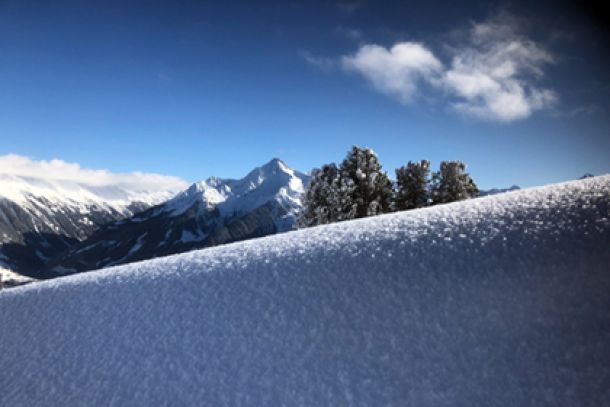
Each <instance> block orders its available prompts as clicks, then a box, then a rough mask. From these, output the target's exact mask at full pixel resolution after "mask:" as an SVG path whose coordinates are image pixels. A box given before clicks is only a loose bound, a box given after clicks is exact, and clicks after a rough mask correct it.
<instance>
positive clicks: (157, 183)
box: [0, 154, 188, 191]
mask: <svg viewBox="0 0 610 407" xmlns="http://www.w3.org/2000/svg"><path fill="white" fill-rule="evenodd" d="M0 174H10V175H18V176H21V177H31V178H38V179H43V180H47V181H52V180H62V181H72V182H75V183H79V184H82V185H86V186H90V187H106V186H116V187H120V188H124V189H126V190H131V191H179V190H182V189H184V188H185V187H186V186H187V185H188V184H187V182H186V181H184V180H183V179H180V178H178V177H172V176H167V175H160V174H153V173H144V172H131V173H114V172H110V171H108V170H92V169H86V168H82V167H81V166H80V165H79V164H76V163H68V162H65V161H62V160H57V159H54V160H50V161H45V160H41V161H37V160H32V159H31V158H29V157H24V156H21V155H16V154H8V155H3V156H0Z"/></svg>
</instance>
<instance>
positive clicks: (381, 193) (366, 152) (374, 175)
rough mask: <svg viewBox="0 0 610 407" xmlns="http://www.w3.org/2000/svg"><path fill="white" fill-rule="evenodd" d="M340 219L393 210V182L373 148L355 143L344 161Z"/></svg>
mask: <svg viewBox="0 0 610 407" xmlns="http://www.w3.org/2000/svg"><path fill="white" fill-rule="evenodd" d="M339 173H340V176H339V179H340V183H339V184H340V191H339V195H340V201H339V204H340V214H339V220H347V219H355V218H364V217H366V216H373V215H378V214H381V213H386V212H390V211H391V209H392V207H391V205H392V183H391V182H390V179H389V178H388V176H387V174H386V173H384V172H381V165H380V164H379V160H378V159H377V156H376V155H375V153H374V152H373V150H371V149H368V148H360V147H357V146H353V147H352V149H351V150H350V151H349V152H348V153H347V156H346V157H345V159H344V160H343V162H342V163H341V167H340V169H339Z"/></svg>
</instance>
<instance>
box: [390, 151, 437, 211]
mask: <svg viewBox="0 0 610 407" xmlns="http://www.w3.org/2000/svg"><path fill="white" fill-rule="evenodd" d="M429 175H430V162H429V161H427V160H421V161H420V162H415V163H414V162H411V161H409V163H408V164H407V165H406V167H405V166H403V167H400V168H398V169H397V170H396V194H395V198H394V209H395V210H398V211H401V210H406V209H415V208H423V207H424V206H426V205H428V196H429V192H428V183H429V179H428V177H429Z"/></svg>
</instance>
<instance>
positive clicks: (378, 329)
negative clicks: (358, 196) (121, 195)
mask: <svg viewBox="0 0 610 407" xmlns="http://www.w3.org/2000/svg"><path fill="white" fill-rule="evenodd" d="M609 248H610V176H603V177H597V178H590V179H587V180H582V181H575V182H569V183H564V184H557V185H551V186H547V187H542V188H536V189H529V190H520V191H514V192H509V193H505V194H500V195H495V196H489V197H485V198H479V199H474V200H469V201H464V202H459V203H454V204H448V205H439V206H435V207H432V208H427V209H421V210H415V211H408V212H403V213H396V214H390V215H383V216H378V217H374V218H368V219H363V220H357V221H350V222H344V223H338V224H333V225H327V226H322V227H317V228H311V229H306V230H302V231H297V232H290V233H286V234H282V235H275V236H271V237H267V238H261V239H254V240H250V241H244V242H240V243H235V244H230V245H225V246H218V247H213V248H209V249H204V250H200V251H193V252H190V253H186V254H181V255H176V256H170V257H165V258H161V259H156V260H150V261H145V262H140V263H134V264H131V265H126V266H121V267H115V268H110V269H105V270H101V271H96V272H91V273H85V274H80V275H75V276H70V277H65V278H59V279H55V280H52V281H45V282H42V283H34V284H30V285H28V286H24V287H18V288H14V289H10V290H4V291H3V292H2V293H0V344H2V350H1V352H0V366H1V371H0V389H2V391H0V405H7V406H20V405H21V406H30V405H57V406H60V405H61V406H65V405H214V406H216V405H251V406H279V405H289V406H295V405H300V406H314V405H315V406H319V405H328V406H339V405H363V406H386V405H387V406H389V405H393V406H406V405H408V406H490V405H493V406H525V405H528V406H529V405H541V406H584V405H588V406H602V405H610V386H608V378H609V377H610V346H609V345H608V344H609V343H610V312H608V311H609V310H610V295H608V293H610V267H609V264H610V250H609Z"/></svg>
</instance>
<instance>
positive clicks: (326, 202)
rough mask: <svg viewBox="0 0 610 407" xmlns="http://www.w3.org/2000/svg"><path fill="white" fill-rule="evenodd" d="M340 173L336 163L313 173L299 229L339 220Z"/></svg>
mask: <svg viewBox="0 0 610 407" xmlns="http://www.w3.org/2000/svg"><path fill="white" fill-rule="evenodd" d="M338 185H339V173H338V170H337V165H336V164H335V163H332V164H326V165H323V166H322V168H321V169H319V168H316V169H314V170H313V171H312V172H311V179H310V181H309V186H308V187H307V191H306V192H305V194H304V196H303V210H302V211H301V213H300V215H299V217H298V219H297V227H298V228H306V227H309V226H315V225H324V224H327V223H331V222H336V221H337V220H338V212H339V195H338Z"/></svg>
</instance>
